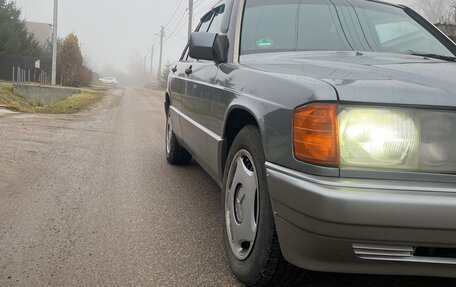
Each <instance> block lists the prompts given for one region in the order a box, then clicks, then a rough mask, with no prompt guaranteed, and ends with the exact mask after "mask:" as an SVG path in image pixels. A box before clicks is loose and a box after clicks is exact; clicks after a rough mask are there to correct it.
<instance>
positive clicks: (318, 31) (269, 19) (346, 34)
mask: <svg viewBox="0 0 456 287" xmlns="http://www.w3.org/2000/svg"><path fill="white" fill-rule="evenodd" d="M282 51H371V52H392V53H426V54H437V55H443V56H454V55H453V54H452V53H451V51H450V50H448V49H447V48H446V47H445V46H444V45H443V44H442V43H441V42H440V41H439V40H438V39H437V38H436V37H434V36H433V35H432V34H431V32H429V31H428V30H427V29H426V28H425V27H423V26H422V25H421V24H420V23H419V22H417V21H416V20H415V19H414V18H412V17H411V16H410V15H409V14H408V13H407V12H406V11H405V10H403V9H401V8H399V7H396V6H393V5H388V4H384V3H377V2H371V1H335V0H334V1H329V0H327V1H325V0H306V1H302V0H285V1H284V0H246V9H245V12H244V19H243V28H242V40H241V55H245V54H254V53H268V52H282Z"/></svg>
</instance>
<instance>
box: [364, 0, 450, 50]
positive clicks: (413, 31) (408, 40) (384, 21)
mask: <svg viewBox="0 0 456 287" xmlns="http://www.w3.org/2000/svg"><path fill="white" fill-rule="evenodd" d="M377 5H378V4H377ZM367 8H370V9H363V10H361V11H359V9H358V8H357V11H358V13H359V14H361V13H364V15H365V16H364V18H367V19H369V21H368V23H369V24H370V25H372V26H373V27H374V29H372V30H374V34H376V37H377V38H378V41H379V44H378V50H380V51H383V52H407V51H414V52H423V53H433V54H440V55H446V56H453V54H452V53H451V52H449V51H448V49H447V48H445V46H444V45H443V44H442V43H440V42H439V41H437V39H435V37H434V36H432V34H431V33H430V32H429V31H427V30H426V29H425V28H424V27H422V26H421V25H420V24H419V23H418V22H416V21H414V20H413V19H412V18H410V17H409V16H408V15H407V14H406V13H405V12H404V11H402V10H400V9H397V10H398V11H399V13H391V12H390V11H387V10H386V9H385V10H378V9H375V10H374V9H372V8H374V7H373V6H371V5H368V6H367ZM388 8H389V7H388ZM388 10H390V9H388ZM398 11H396V12H398Z"/></svg>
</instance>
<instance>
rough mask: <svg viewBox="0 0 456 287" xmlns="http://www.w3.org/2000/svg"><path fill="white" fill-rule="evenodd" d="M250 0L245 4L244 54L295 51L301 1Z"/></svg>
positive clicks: (242, 41)
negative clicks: (298, 10) (298, 11)
mask: <svg viewBox="0 0 456 287" xmlns="http://www.w3.org/2000/svg"><path fill="white" fill-rule="evenodd" d="M268 2H272V1H260V0H250V1H247V3H246V8H245V12H244V20H243V29H242V38H241V43H242V44H241V46H242V54H246V53H250V52H262V51H266V50H269V51H277V50H288V49H295V48H296V26H297V25H296V21H297V13H296V11H297V8H298V4H299V2H300V1H299V0H295V1H286V3H281V2H280V1H275V2H272V3H268Z"/></svg>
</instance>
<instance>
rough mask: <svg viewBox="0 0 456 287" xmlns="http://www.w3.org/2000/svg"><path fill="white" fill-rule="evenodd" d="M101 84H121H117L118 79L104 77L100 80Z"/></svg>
mask: <svg viewBox="0 0 456 287" xmlns="http://www.w3.org/2000/svg"><path fill="white" fill-rule="evenodd" d="M100 82H101V83H103V84H106V85H118V84H119V82H117V79H116V78H113V77H104V78H101V79H100Z"/></svg>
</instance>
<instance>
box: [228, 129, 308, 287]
mask: <svg viewBox="0 0 456 287" xmlns="http://www.w3.org/2000/svg"><path fill="white" fill-rule="evenodd" d="M222 194H223V205H224V224H223V226H224V239H225V249H226V253H227V256H228V260H229V263H230V266H231V269H232V270H233V272H234V274H235V275H236V277H237V278H238V279H239V280H240V281H242V282H243V283H244V284H246V285H247V286H291V285H293V284H295V283H296V282H297V281H298V280H299V279H300V278H301V276H302V274H303V272H302V270H300V269H299V268H297V267H295V266H292V265H291V264H289V263H288V262H286V261H285V259H284V258H283V256H282V253H281V251H280V246H279V240H278V237H277V232H276V228H275V224H274V215H273V211H272V207H271V202H270V197H269V191H268V186H267V182H266V170H265V156H264V151H263V143H262V140H261V136H260V133H259V131H258V129H257V128H256V127H254V126H247V127H245V128H243V129H242V130H241V131H240V132H239V134H238V135H237V137H236V138H235V140H234V142H233V144H232V147H231V149H230V151H229V154H228V159H227V163H226V167H225V174H224V184H223V193H222Z"/></svg>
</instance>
